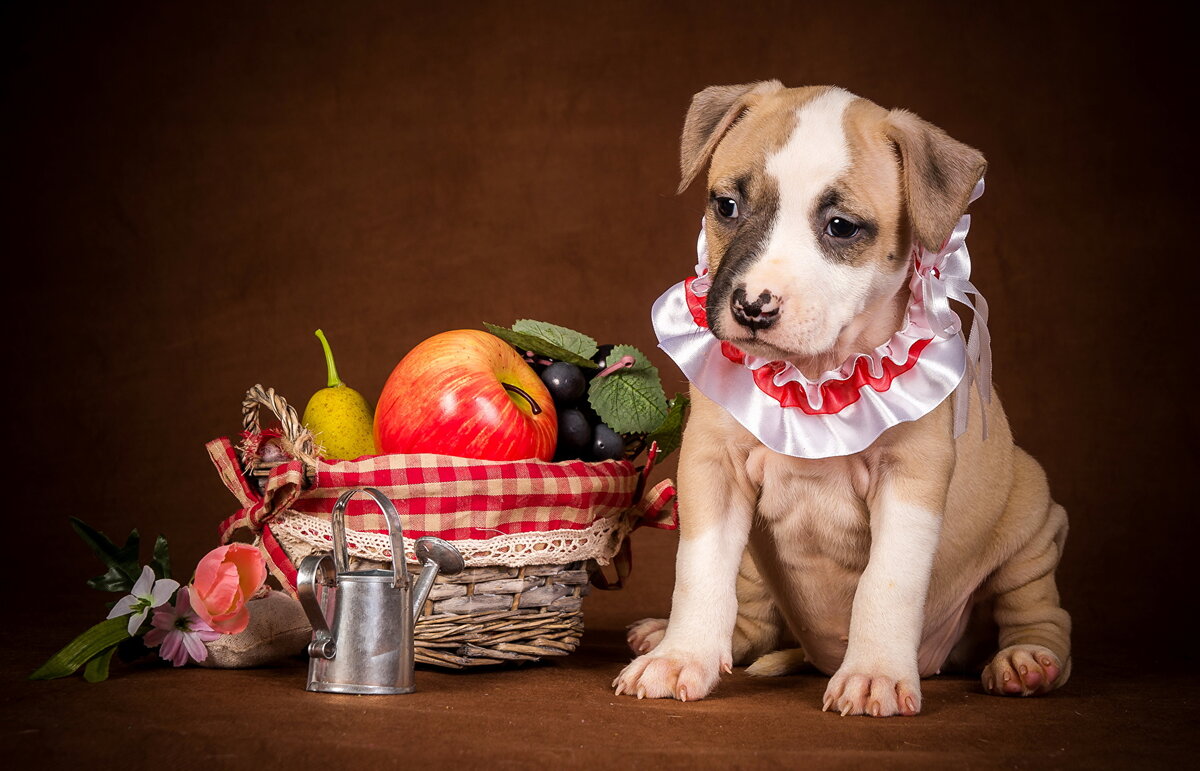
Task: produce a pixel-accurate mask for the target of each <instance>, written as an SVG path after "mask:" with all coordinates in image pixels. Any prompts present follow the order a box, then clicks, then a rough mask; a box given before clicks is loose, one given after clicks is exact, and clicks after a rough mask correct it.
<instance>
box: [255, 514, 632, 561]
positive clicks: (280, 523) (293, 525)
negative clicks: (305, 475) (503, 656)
mask: <svg viewBox="0 0 1200 771" xmlns="http://www.w3.org/2000/svg"><path fill="white" fill-rule="evenodd" d="M632 528H633V520H632V519H631V518H629V517H604V518H602V519H598V520H596V521H595V522H593V523H592V524H591V525H590V526H589V527H587V528H586V529H583V530H546V531H542V532H537V533H512V534H508V535H499V536H496V537H495V538H488V539H486V540H470V539H464V540H459V541H452V543H453V544H454V546H455V547H457V548H458V550H459V552H461V553H462V555H463V559H464V560H465V561H466V563H467V567H485V566H495V565H502V566H504V567H510V568H515V567H524V566H527V565H565V564H567V563H569V562H576V561H579V560H587V559H594V560H596V562H597V563H599V564H600V565H607V564H609V562H611V561H612V558H613V555H614V554H616V553H617V549H618V548H620V545H621V540H622V539H623V538H624V537H625V536H626V535H628V533H629V531H630V530H631V529H632ZM271 532H272V533H274V534H275V536H276V538H277V539H278V540H279V542H280V543H281V544H282V545H283V547H284V550H285V551H287V552H288V556H289V557H290V558H291V559H292V561H293V562H297V561H299V560H300V559H302V558H303V557H305V556H307V555H308V554H312V553H314V552H322V551H326V552H327V551H329V550H330V549H331V548H332V545H333V529H332V527H331V526H330V524H329V522H328V520H324V519H321V518H320V517H314V516H310V515H308V514H300V513H298V512H295V511H289V512H286V513H284V514H280V515H278V516H276V517H275V518H274V520H272V522H271ZM414 543H415V539H412V538H406V539H405V542H404V548H405V555H404V556H405V559H406V560H407V561H408V562H412V563H415V562H416V561H417V559H416V557H415V556H414V555H413V552H412V548H413V545H414ZM346 544H347V547H346V548H347V550H348V551H349V552H350V556H351V557H357V558H359V559H362V560H366V561H368V562H391V560H392V557H391V541H390V539H389V538H388V536H387V535H386V534H384V533H364V532H361V531H356V530H347V531H346Z"/></svg>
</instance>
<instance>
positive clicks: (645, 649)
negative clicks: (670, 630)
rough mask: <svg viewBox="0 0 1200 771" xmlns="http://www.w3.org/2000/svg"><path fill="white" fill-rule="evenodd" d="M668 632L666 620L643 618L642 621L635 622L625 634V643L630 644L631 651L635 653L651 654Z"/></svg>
mask: <svg viewBox="0 0 1200 771" xmlns="http://www.w3.org/2000/svg"><path fill="white" fill-rule="evenodd" d="M666 632H667V620H666V619H665V618H643V619H642V620H641V621H635V622H633V623H632V624H630V625H629V629H628V631H627V632H626V633H625V641H626V642H627V643H629V649H630V650H632V651H633V652H634V653H639V654H640V653H649V652H650V651H652V650H654V649H655V648H657V647H658V644H659V643H660V642H662V638H663V635H664V634H666Z"/></svg>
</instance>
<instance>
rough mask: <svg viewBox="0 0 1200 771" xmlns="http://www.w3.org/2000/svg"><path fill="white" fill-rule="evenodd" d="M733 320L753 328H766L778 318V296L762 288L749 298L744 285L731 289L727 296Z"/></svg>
mask: <svg viewBox="0 0 1200 771" xmlns="http://www.w3.org/2000/svg"><path fill="white" fill-rule="evenodd" d="M729 307H730V309H731V310H732V311H733V320H734V321H736V322H737V323H739V324H741V325H742V326H743V327H748V328H750V329H753V330H756V331H757V330H760V329H766V328H767V327H769V326H771V325H772V324H774V323H775V322H776V321H777V320H778V319H779V298H777V297H776V296H775V295H773V294H771V293H770V292H768V291H766V290H764V291H762V292H759V294H758V297H757V298H756V299H754V300H751V299H750V298H749V297H747V296H746V289H745V287H738V288H737V289H735V290H733V294H732V295H730V297H729Z"/></svg>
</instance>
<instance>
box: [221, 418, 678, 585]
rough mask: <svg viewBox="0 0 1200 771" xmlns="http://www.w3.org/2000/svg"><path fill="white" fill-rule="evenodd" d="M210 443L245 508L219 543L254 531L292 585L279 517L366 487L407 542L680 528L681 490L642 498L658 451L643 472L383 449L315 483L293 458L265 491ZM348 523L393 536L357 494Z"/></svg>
mask: <svg viewBox="0 0 1200 771" xmlns="http://www.w3.org/2000/svg"><path fill="white" fill-rule="evenodd" d="M207 449H208V453H209V456H210V457H211V458H212V460H213V463H214V464H215V465H216V467H217V471H218V473H219V474H220V475H221V479H222V481H224V483H225V485H226V487H228V488H229V490H230V492H232V493H233V495H234V497H236V498H237V499H238V501H239V502H240V503H241V504H242V508H241V509H239V510H238V511H237V512H235V513H234V514H233V515H232V516H230V517H229V518H227V519H226V520H225V521H224V522H222V523H221V525H220V528H219V535H220V538H221V542H222V543H228V542H229V541H231V540H233V539H234V537H235V535H236V534H237V533H238V531H241V530H244V529H249V531H250V532H251V533H252V534H254V535H255V536H256V542H258V543H259V544H260V548H262V550H263V552H264V556H265V557H266V558H267V561H268V566H269V567H270V568H271V569H272V572H273V573H274V574H275V575H276V576H277V577H278V578H280V579H281V580H282V581H283V582H284V585H285V586H288V587H289V588H293V587H294V586H295V567H294V566H293V565H292V564H291V561H290V559H288V557H287V554H286V552H285V551H284V550H283V549H282V548H281V547H280V546H279V544H278V542H277V541H276V540H275V537H274V535H273V534H272V533H271V527H270V524H271V519H272V518H273V517H274V516H275V515H276V514H277V513H281V512H285V511H295V512H300V513H303V514H308V515H315V516H324V517H325V518H328V517H329V516H330V515H331V513H332V512H333V504H334V502H335V501H336V500H337V498H338V496H340V495H341V494H342V493H343V492H345V491H346V490H348V489H353V488H359V487H374V488H377V489H378V490H379V491H380V492H382V493H383V494H384V495H386V496H387V497H388V498H390V499H391V500H392V501H393V502H394V503H395V505H396V509H397V511H399V513H400V519H401V522H402V523H403V527H404V535H405V537H406V538H409V537H411V538H420V537H421V536H425V535H433V536H437V537H439V538H445V539H446V540H449V541H454V540H465V539H471V540H486V539H488V538H494V537H495V536H498V535H505V534H511V533H529V532H541V531H547V530H583V529H586V528H587V527H589V526H591V525H592V523H594V522H596V521H597V520H598V519H601V518H604V517H620V516H635V517H638V524H645V525H650V526H653V527H661V528H666V529H674V527H675V507H674V505H673V501H674V488H672V487H670V485H662V484H660V485H658V486H657V487H655V488H654V489H653V490H652V491H650V493H649V494H648V495H647V496H646V497H645V498H641V493H642V489H641V488H642V486H643V485H644V483H645V479H646V478H647V477H648V475H649V472H650V470H651V469H652V468H653V460H654V458H653V454H652V455H651V457H650V460H649V461H648V463H647V465H646V467H645V468H644V469H642V470H641V471H639V470H638V469H637V468H635V467H634V466H633V464H632V463H630V462H629V461H625V460H620V461H616V460H613V461H603V462H600V463H585V462H583V461H566V462H563V463H546V462H543V461H538V460H526V461H484V460H472V459H467V458H456V457H451V456H448V455H429V454H420V455H376V456H370V457H366V458H361V459H359V460H354V461H333V462H327V461H318V463H317V467H316V475H315V480H314V481H313V483H312V484H311V485H310V486H307V487H306V486H305V479H304V468H303V466H302V464H301V463H300V462H299V461H292V462H290V463H285V464H283V465H281V466H278V467H276V468H275V469H273V470H272V471H271V474H270V476H269V477H268V478H267V484H266V489H265V491H264V492H263V494H262V495H259V493H258V491H257V490H255V489H254V488H253V487H251V486H250V485H249V484H248V483H247V481H246V478H245V476H244V475H243V474H242V470H241V464H240V463H239V462H238V458H237V453H236V451H235V450H234V447H233V445H232V444H231V443H230V441H229V439H228V438H227V437H222V438H220V439H214V440H213V441H211V442H209V443H208V445H207ZM346 528H347V530H351V531H359V532H370V533H386V532H387V523H386V521H385V520H384V517H383V514H382V512H380V511H379V509H378V507H377V506H376V505H375V504H374V503H373V502H372V501H370V500H369V499H364V498H361V497H359V498H354V499H352V500H351V501H350V502H349V504H348V505H347V507H346Z"/></svg>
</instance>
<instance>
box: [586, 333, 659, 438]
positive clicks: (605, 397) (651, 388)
mask: <svg viewBox="0 0 1200 771" xmlns="http://www.w3.org/2000/svg"><path fill="white" fill-rule="evenodd" d="M622 356H632V357H633V359H634V364H633V366H632V367H628V368H626V369H619V370H616V371H614V372H612V373H610V374H608V375H605V376H604V377H594V378H592V382H591V384H590V385H589V386H588V403H589V404H591V405H592V409H594V410H595V411H596V414H597V415H599V416H600V419H601V420H602V421H604V422H605V423H606V424H607V425H608V427H609V428H611V429H612V430H613V431H616V432H617V433H618V434H648V433H650V432H651V431H653V430H654V429H656V428H658V427H659V426H661V425H662V424H663V421H664V420H666V417H667V395H666V393H665V392H664V391H663V387H662V381H661V380H660V379H659V377H658V369H656V368H655V367H654V365H653V364H651V363H650V360H649V359H647V358H646V357H645V356H644V355H643V354H642V352H641V351H639V350H638V349H636V348H634V347H633V346H631V345H618V346H615V347H614V348H613V349H612V353H610V354H609V355H608V356H607V357H606V358H607V361H609V362H616V361H618V360H619V359H620V358H621V357H622Z"/></svg>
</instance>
